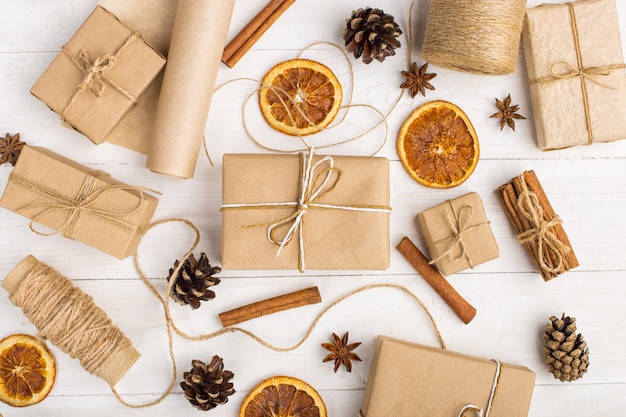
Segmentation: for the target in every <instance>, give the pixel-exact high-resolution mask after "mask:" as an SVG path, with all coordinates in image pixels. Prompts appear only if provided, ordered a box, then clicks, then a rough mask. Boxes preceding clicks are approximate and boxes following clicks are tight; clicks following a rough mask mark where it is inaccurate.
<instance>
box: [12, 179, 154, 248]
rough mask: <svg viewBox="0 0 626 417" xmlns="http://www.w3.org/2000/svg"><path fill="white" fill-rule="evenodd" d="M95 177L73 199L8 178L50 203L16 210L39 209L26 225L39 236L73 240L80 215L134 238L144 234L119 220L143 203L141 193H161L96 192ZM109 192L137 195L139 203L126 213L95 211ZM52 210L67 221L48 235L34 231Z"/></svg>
mask: <svg viewBox="0 0 626 417" xmlns="http://www.w3.org/2000/svg"><path fill="white" fill-rule="evenodd" d="M99 175H101V172H100V171H90V172H88V173H87V176H86V177H85V180H84V181H83V183H82V184H81V187H80V189H79V191H78V194H77V195H76V197H74V198H72V197H67V196H65V195H63V194H61V193H58V192H57V191H55V190H52V189H50V188H48V187H47V186H44V185H42V184H38V183H37V182H35V181H33V180H31V179H28V178H25V177H22V176H20V175H17V174H15V173H14V172H12V173H11V175H10V176H9V181H10V182H12V183H14V184H16V185H19V186H21V187H24V188H26V189H27V190H29V191H31V192H34V193H37V194H39V195H41V196H42V197H44V198H46V199H49V200H51V201H49V202H45V203H36V204H29V205H27V206H25V207H22V208H20V209H18V210H17V213H20V214H21V213H22V212H24V211H28V210H32V209H36V208H41V209H42V211H40V212H39V213H37V214H36V215H35V216H33V217H32V218H31V220H30V225H29V226H30V230H31V231H33V232H34V233H36V234H38V235H41V236H53V235H55V234H57V233H61V234H62V235H63V236H64V237H66V238H69V239H74V234H75V233H76V231H77V229H78V225H79V223H80V219H81V217H82V216H83V215H89V216H93V217H96V218H98V219H100V220H103V221H105V222H107V223H109V224H112V225H114V226H115V227H118V228H120V229H122V230H124V231H126V232H128V233H132V234H136V235H141V234H143V233H145V232H146V230H147V226H137V225H134V224H130V223H128V222H125V221H123V220H122V219H121V218H123V217H125V216H129V215H132V214H134V213H136V212H138V211H139V210H140V209H141V207H142V206H143V203H144V201H145V197H144V194H143V191H149V192H152V193H155V194H161V193H159V192H158V191H155V190H152V189H149V188H145V187H138V186H131V185H125V184H118V185H107V186H104V187H102V188H99V189H97V190H96V189H95V187H96V184H97V182H98V176H99ZM112 192H131V193H134V194H136V195H137V197H138V198H139V201H138V202H137V204H136V206H135V207H132V208H130V209H128V210H119V211H116V210H109V209H107V210H105V209H99V208H96V207H95V206H96V205H97V203H98V201H99V200H100V199H101V198H103V197H104V196H106V194H108V193H112ZM55 211H67V212H68V215H67V218H66V219H65V221H64V223H63V224H62V225H61V226H60V227H59V228H58V229H57V230H55V231H53V232H50V233H46V232H42V231H39V230H37V228H36V227H35V223H37V222H38V221H39V220H40V219H41V218H43V217H44V216H46V215H47V214H49V213H52V212H55Z"/></svg>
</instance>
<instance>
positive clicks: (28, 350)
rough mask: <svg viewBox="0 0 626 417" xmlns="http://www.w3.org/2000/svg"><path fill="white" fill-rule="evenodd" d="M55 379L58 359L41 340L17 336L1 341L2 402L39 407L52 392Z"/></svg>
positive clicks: (0, 387) (0, 397)
mask: <svg viewBox="0 0 626 417" xmlns="http://www.w3.org/2000/svg"><path fill="white" fill-rule="evenodd" d="M55 376H56V368H55V364H54V357H53V356H52V354H51V353H50V351H49V350H48V348H47V347H46V345H45V344H44V343H43V342H42V341H40V340H39V339H37V338H35V337H33V336H29V335H27V334H14V335H12V336H9V337H7V338H5V339H3V340H2V341H0V401H3V402H5V403H7V404H9V405H12V406H14V407H25V406H27V405H33V404H36V403H38V402H40V401H41V400H43V399H44V398H46V396H47V395H48V393H50V390H51V389H52V386H53V385H54V378H55Z"/></svg>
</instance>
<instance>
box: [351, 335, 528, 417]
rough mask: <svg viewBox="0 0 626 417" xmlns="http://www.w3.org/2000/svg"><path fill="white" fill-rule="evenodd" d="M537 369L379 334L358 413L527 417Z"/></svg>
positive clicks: (410, 416) (365, 416)
mask: <svg viewBox="0 0 626 417" xmlns="http://www.w3.org/2000/svg"><path fill="white" fill-rule="evenodd" d="M534 384H535V373H534V372H533V371H531V370H530V369H528V368H526V367H524V366H517V365H509V364H505V363H501V362H499V361H497V360H489V359H482V358H478V357H474V356H469V355H464V354H461V353H456V352H452V351H450V350H448V349H439V348H435V347H430V346H424V345H420V344H417V343H409V342H405V341H402V340H397V339H392V338H390V337H386V336H379V337H378V341H377V344H376V351H375V352H374V358H373V359H372V367H371V369H370V374H369V377H368V379H367V387H366V389H365V397H364V399H363V404H362V407H361V410H360V415H361V416H362V417H389V416H393V417H415V416H428V417H455V416H462V417H469V416H474V415H481V416H484V417H526V416H528V410H529V408H530V401H531V398H532V393H533V388H534Z"/></svg>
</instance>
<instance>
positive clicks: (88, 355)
mask: <svg viewBox="0 0 626 417" xmlns="http://www.w3.org/2000/svg"><path fill="white" fill-rule="evenodd" d="M10 299H11V302H12V303H13V304H15V305H16V306H20V307H21V308H22V310H23V311H24V314H25V315H26V317H28V318H29V320H30V321H31V322H32V323H33V324H34V325H35V327H36V328H37V329H38V330H39V336H40V337H41V338H43V339H48V340H49V341H50V342H51V343H52V344H54V345H55V346H57V347H58V348H59V349H61V350H62V351H63V352H65V353H67V354H69V355H70V356H71V357H72V358H76V359H78V360H79V361H80V364H81V365H82V367H83V368H85V370H87V371H88V372H89V373H92V374H94V375H98V376H101V367H102V365H103V364H104V363H105V361H106V359H107V358H109V357H110V356H111V355H112V354H115V353H116V352H121V351H123V350H125V349H127V348H128V347H130V346H132V343H131V342H130V340H129V339H128V338H127V337H126V336H124V334H123V333H122V331H121V330H120V329H119V328H117V327H116V326H115V325H113V324H112V322H111V320H110V319H109V318H108V317H107V315H106V313H105V312H104V310H102V309H100V308H99V307H97V306H96V305H95V303H94V301H93V298H92V297H91V296H89V295H88V294H86V293H84V292H83V291H82V290H80V289H79V288H78V287H75V286H74V285H73V284H72V283H71V281H70V280H68V279H67V278H65V277H64V276H62V275H61V274H60V273H58V272H57V271H56V270H54V269H53V268H51V267H49V266H48V265H46V264H44V263H41V262H40V263H38V264H37V265H35V267H33V269H32V270H31V271H29V272H28V274H26V276H25V278H24V279H23V280H22V281H21V282H20V285H19V286H18V287H17V288H16V290H15V292H14V293H13V294H12V295H11V296H10ZM94 347H97V348H94Z"/></svg>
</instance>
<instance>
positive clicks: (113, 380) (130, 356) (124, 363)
mask: <svg viewBox="0 0 626 417" xmlns="http://www.w3.org/2000/svg"><path fill="white" fill-rule="evenodd" d="M37 264H39V260H37V258H35V257H34V256H33V255H28V256H27V257H26V258H24V259H22V261H20V263H18V264H17V266H16V267H15V268H13V269H12V270H11V272H9V274H8V275H7V276H6V277H5V278H4V280H3V281H2V288H4V289H5V290H6V291H7V293H8V294H9V297H10V296H12V295H13V293H15V291H16V290H17V288H18V287H19V285H20V283H21V282H22V280H24V278H26V275H27V274H28V272H29V271H30V270H32V269H33V268H34V267H35V266H36V265H37ZM140 356H141V354H140V353H139V352H137V350H135V348H134V347H133V346H132V345H129V346H128V347H127V348H126V349H124V350H122V351H120V352H117V354H114V355H111V356H109V357H108V358H107V360H106V362H105V363H104V364H103V365H102V368H101V370H100V375H99V376H100V377H102V378H103V379H104V380H105V381H107V383H108V384H109V385H110V386H114V385H115V384H117V383H118V382H119V380H120V379H122V377H123V376H124V375H125V374H126V372H128V370H129V369H130V368H131V367H132V366H133V364H134V363H135V362H137V360H138V359H139V357H140Z"/></svg>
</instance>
